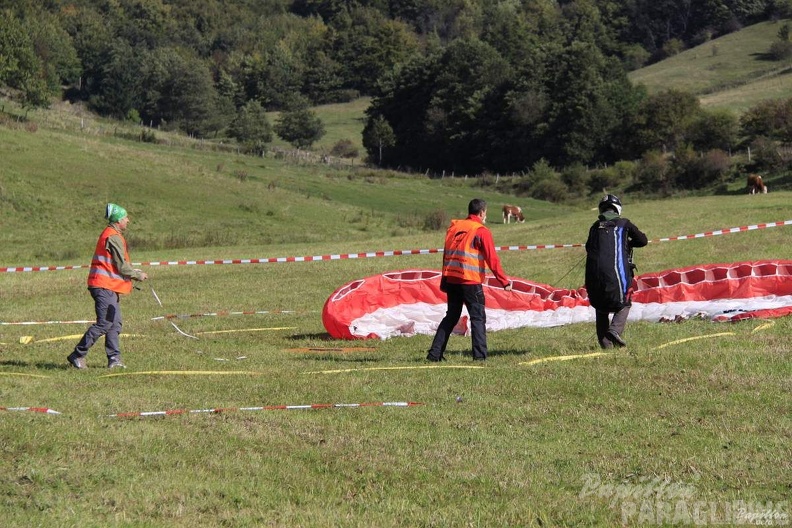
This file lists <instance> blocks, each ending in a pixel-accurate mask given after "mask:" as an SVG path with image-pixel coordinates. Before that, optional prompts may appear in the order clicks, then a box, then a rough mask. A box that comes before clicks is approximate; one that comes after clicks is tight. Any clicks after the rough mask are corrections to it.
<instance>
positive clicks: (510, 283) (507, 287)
mask: <svg viewBox="0 0 792 528" xmlns="http://www.w3.org/2000/svg"><path fill="white" fill-rule="evenodd" d="M513 286H514V281H509V284H507V285H506V286H504V287H503V289H504V290H506V291H512V287H513Z"/></svg>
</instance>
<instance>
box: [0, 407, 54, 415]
mask: <svg viewBox="0 0 792 528" xmlns="http://www.w3.org/2000/svg"><path fill="white" fill-rule="evenodd" d="M0 411H30V412H37V413H44V414H61V413H59V412H58V411H53V410H52V409H47V408H46V407H0Z"/></svg>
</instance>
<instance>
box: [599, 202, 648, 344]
mask: <svg viewBox="0 0 792 528" xmlns="http://www.w3.org/2000/svg"><path fill="white" fill-rule="evenodd" d="M598 208H599V213H600V214H599V218H598V219H597V221H596V222H594V224H593V225H592V226H591V228H590V229H589V234H588V239H587V240H586V291H587V292H588V298H589V303H590V304H591V306H592V307H594V309H595V310H596V320H597V340H598V341H599V345H600V346H601V347H602V348H613V347H614V346H619V347H622V346H626V345H627V342H626V341H625V340H624V338H623V337H622V335H623V334H624V327H625V325H626V324H627V316H628V315H629V314H630V305H631V303H630V287H631V285H632V281H633V270H634V269H635V265H634V264H633V261H632V250H633V248H637V247H644V246H645V245H646V244H648V243H649V240H648V239H647V238H646V235H645V234H643V232H641V230H640V229H638V228H637V227H635V225H634V224H633V223H632V222H630V221H629V220H628V219H627V218H622V217H621V211H622V204H621V200H619V198H618V197H617V196H614V195H612V194H608V195H606V196H605V197H603V198H602V200H600V203H599V207H598ZM611 314H613V318H612V319H611Z"/></svg>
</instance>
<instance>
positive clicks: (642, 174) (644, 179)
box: [635, 150, 671, 194]
mask: <svg viewBox="0 0 792 528" xmlns="http://www.w3.org/2000/svg"><path fill="white" fill-rule="evenodd" d="M635 180H636V184H637V185H638V187H639V188H640V189H641V190H644V191H646V192H658V191H659V192H662V193H664V194H670V192H671V164H670V163H669V162H668V159H667V158H666V157H665V156H664V155H663V154H662V153H660V152H658V151H656V150H653V151H649V152H645V153H644V155H643V158H642V159H641V163H640V164H639V165H638V167H637V170H636V171H635Z"/></svg>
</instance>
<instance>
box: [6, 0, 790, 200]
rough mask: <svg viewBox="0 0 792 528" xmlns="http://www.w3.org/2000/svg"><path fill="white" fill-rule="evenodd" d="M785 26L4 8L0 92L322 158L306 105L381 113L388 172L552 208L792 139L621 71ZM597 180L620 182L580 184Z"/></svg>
mask: <svg viewBox="0 0 792 528" xmlns="http://www.w3.org/2000/svg"><path fill="white" fill-rule="evenodd" d="M791 14H792V0H702V1H696V2H694V1H692V0H624V1H615V0H575V1H563V0H558V1H554V0H502V1H496V0H400V1H396V0H0V86H7V87H10V88H12V89H14V90H15V93H17V94H19V95H18V96H19V97H20V99H21V101H22V103H23V104H24V105H25V106H26V107H28V108H35V107H44V106H47V105H48V104H49V101H51V99H52V97H63V98H66V99H68V100H70V101H72V102H81V103H83V104H86V105H88V106H89V107H90V108H91V109H92V110H93V111H95V112H97V113H99V114H101V115H104V116H108V117H114V118H117V119H124V120H130V121H134V122H138V123H142V124H144V125H145V126H147V127H155V128H163V129H168V130H179V131H182V132H184V133H187V134H191V135H193V136H197V137H205V138H212V137H231V138H235V139H236V140H238V141H239V142H240V143H241V144H243V145H245V146H246V147H247V148H249V149H251V150H252V151H256V152H262V151H264V150H266V145H267V143H268V142H270V141H271V140H272V135H273V132H274V133H277V134H278V135H279V136H280V137H282V138H284V139H286V140H287V141H289V142H291V143H292V144H294V145H295V146H296V147H310V145H311V144H312V143H313V141H315V139H316V138H317V137H319V136H320V135H321V133H322V124H321V122H320V121H319V120H318V119H317V118H316V116H315V115H313V113H312V112H311V110H310V107H311V106H312V105H319V104H326V103H333V102H345V101H350V100H353V99H356V98H358V97H360V96H371V97H372V101H373V102H372V105H371V107H370V108H369V110H368V120H367V123H366V127H365V130H364V137H363V144H364V146H365V147H366V150H367V153H368V158H369V161H371V162H372V163H375V164H378V165H381V166H385V167H393V168H402V169H408V170H421V171H425V170H431V171H436V172H440V171H445V172H448V173H457V174H484V173H488V172H489V173H507V172H523V173H527V174H529V176H530V177H529V178H527V179H526V180H525V182H524V183H523V185H524V187H525V188H524V189H523V191H525V192H529V193H531V194H533V195H535V196H536V197H538V198H543V199H551V200H552V199H558V198H559V197H560V196H563V195H564V194H566V193H568V192H570V191H574V190H575V189H576V187H579V186H581V185H584V186H590V187H592V188H596V187H599V188H602V187H607V186H608V184H609V179H618V178H623V177H624V174H622V173H623V172H624V171H629V172H631V174H630V179H631V180H633V181H635V182H636V184H640V185H641V186H642V188H644V189H646V190H647V191H654V192H658V191H661V192H667V191H670V190H672V189H676V188H682V189H684V188H689V189H696V188H701V187H707V186H712V185H713V184H717V183H718V182H719V181H721V180H723V178H724V177H725V175H726V173H728V171H729V170H732V169H730V167H729V163H728V162H727V161H725V159H724V158H725V157H726V156H725V153H727V152H729V151H730V150H731V149H734V148H736V147H737V146H738V145H739V144H745V143H746V142H748V143H749V144H753V145H754V146H755V149H756V150H761V149H762V147H763V145H766V144H768V142H773V141H788V140H789V138H788V137H786V136H787V135H792V125H790V124H786V123H785V122H783V121H784V120H783V119H781V121H782V122H781V123H779V119H778V115H779V113H780V114H781V115H782V116H787V115H789V114H790V113H792V110H790V109H789V108H788V107H789V106H790V104H789V103H788V102H780V103H777V104H776V103H767V104H766V105H763V106H761V107H759V108H756V109H752V110H751V111H750V112H748V113H747V114H746V115H745V116H742V118H740V117H738V116H735V115H732V114H730V113H728V112H711V111H710V112H708V111H705V110H703V109H702V108H700V107H699V103H698V99H697V97H696V96H695V94H688V93H684V92H678V91H674V90H669V91H666V92H663V93H659V94H654V95H651V96H650V95H649V94H647V93H646V91H645V90H644V89H643V88H641V87H639V86H633V85H632V84H631V83H630V81H629V80H628V78H627V73H628V72H629V71H630V70H632V69H636V68H640V67H642V66H644V65H647V64H649V63H652V62H654V61H658V60H662V59H663V58H665V57H668V56H669V55H673V54H675V53H679V52H680V51H681V50H684V49H685V48H687V47H690V46H694V45H697V44H700V43H703V42H706V41H708V40H710V39H712V38H714V37H717V36H720V35H724V34H726V33H729V32H733V31H735V30H738V29H740V28H741V27H743V26H744V25H748V24H753V23H756V22H759V21H763V20H770V19H784V18H789V17H790V15H791ZM783 28H784V29H786V32H785V33H784V32H783V31H779V39H780V44H782V46H781V49H779V50H778V53H779V55H780V56H788V54H790V53H792V50H790V47H792V44H790V43H789V40H790V38H789V29H788V27H787V26H786V25H784V26H783ZM785 54H786V55H785ZM273 110H277V111H280V112H281V119H280V120H279V121H278V123H276V124H275V125H274V126H272V125H271V124H270V123H269V122H268V120H267V116H266V112H268V111H273ZM790 121H792V118H790ZM669 151H675V152H676V156H675V157H674V160H672V161H669V160H668V159H667V158H666V157H664V153H667V152H669ZM770 158H772V156H771V157H764V158H762V157H761V156H760V157H759V159H762V160H764V161H763V162H764V163H768V164H770V163H773V162H775V161H774V160H773V159H770ZM621 160H640V163H639V164H637V165H636V164H634V163H633V164H632V165H630V166H627V165H625V163H623V162H621ZM620 163H621V164H620ZM674 164H676V165H674ZM593 166H600V167H611V169H610V172H605V173H603V174H602V175H601V176H599V177H600V178H601V179H602V181H596V182H590V181H587V182H585V183H581V182H582V178H583V176H581V171H582V168H583V167H593ZM556 171H561V172H556ZM548 175H549V176H548ZM578 190H580V191H583V190H584V189H578Z"/></svg>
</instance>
